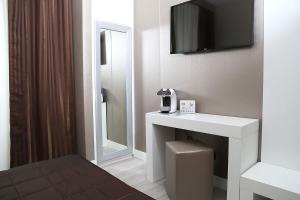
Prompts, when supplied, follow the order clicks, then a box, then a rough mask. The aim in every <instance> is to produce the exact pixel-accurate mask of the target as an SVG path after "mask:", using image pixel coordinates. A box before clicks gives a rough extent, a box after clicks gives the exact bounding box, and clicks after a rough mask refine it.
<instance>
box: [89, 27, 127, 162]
mask: <svg viewBox="0 0 300 200" xmlns="http://www.w3.org/2000/svg"><path fill="white" fill-rule="evenodd" d="M131 46H132V42H131V29H130V28H129V27H124V26H119V25H114V24H107V23H101V22H99V23H97V25H96V37H95V48H96V50H95V58H96V65H95V70H94V72H95V81H94V83H95V84H94V88H95V112H96V114H95V125H96V127H95V128H96V129H95V144H96V154H97V156H96V157H97V162H101V161H105V160H109V159H112V158H115V157H119V156H123V155H126V154H130V153H132V88H131V87H132V80H131V79H132V64H131V63H132V62H131V60H132V53H131V49H132V48H131Z"/></svg>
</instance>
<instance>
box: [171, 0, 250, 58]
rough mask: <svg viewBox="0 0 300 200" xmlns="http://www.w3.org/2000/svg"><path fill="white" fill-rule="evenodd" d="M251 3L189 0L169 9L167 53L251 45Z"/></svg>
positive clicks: (245, 1)
mask: <svg viewBox="0 0 300 200" xmlns="http://www.w3.org/2000/svg"><path fill="white" fill-rule="evenodd" d="M253 17H254V0H192V1H187V2H184V3H182V4H179V5H175V6H172V7H171V50H170V53H171V54H189V53H201V52H212V51H219V50H225V49H232V48H241V47H249V46H252V45H253V43H254V42H253V40H254V39H253Z"/></svg>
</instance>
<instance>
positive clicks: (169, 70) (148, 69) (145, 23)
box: [135, 0, 263, 151]
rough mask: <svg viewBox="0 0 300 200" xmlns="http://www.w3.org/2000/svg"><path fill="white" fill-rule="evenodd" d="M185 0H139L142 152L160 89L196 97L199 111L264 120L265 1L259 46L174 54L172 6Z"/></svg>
mask: <svg viewBox="0 0 300 200" xmlns="http://www.w3.org/2000/svg"><path fill="white" fill-rule="evenodd" d="M181 2H184V1H183V0H160V1H159V0H155V1H150V0H136V1H135V94H136V96H135V102H136V107H135V109H136V111H135V114H136V125H135V128H136V130H135V132H136V138H135V139H136V148H137V149H139V150H143V151H144V150H145V127H144V123H145V120H144V114H145V113H146V112H148V111H153V110H158V108H159V98H157V97H156V94H155V92H156V91H157V89H158V88H160V87H171V88H175V89H176V90H177V91H178V92H179V97H180V98H182V99H196V101H197V112H202V113H212V114H219V115H231V116H241V117H253V118H261V113H262V93H263V0H255V21H254V29H255V30H254V34H255V45H254V47H252V48H248V49H239V50H230V51H222V52H216V53H208V54H195V55H170V53H169V52H170V23H169V21H170V6H172V5H175V4H178V3H181ZM158 26H159V30H158ZM158 32H159V36H158V35H157V34H158Z"/></svg>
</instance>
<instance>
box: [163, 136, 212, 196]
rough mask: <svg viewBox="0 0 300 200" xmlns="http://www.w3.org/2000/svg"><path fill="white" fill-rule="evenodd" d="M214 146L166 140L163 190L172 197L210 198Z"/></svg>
mask: <svg viewBox="0 0 300 200" xmlns="http://www.w3.org/2000/svg"><path fill="white" fill-rule="evenodd" d="M213 159H214V153H213V149H211V148H208V147H206V146H205V145H203V144H201V143H197V142H190V141H172V142H167V143H166V190H167V194H168V196H169V198H170V199H171V200H212V197H213Z"/></svg>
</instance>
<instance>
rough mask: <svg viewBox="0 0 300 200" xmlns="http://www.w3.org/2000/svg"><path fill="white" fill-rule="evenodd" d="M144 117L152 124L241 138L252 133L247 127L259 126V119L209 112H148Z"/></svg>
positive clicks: (255, 127) (254, 127)
mask: <svg viewBox="0 0 300 200" xmlns="http://www.w3.org/2000/svg"><path fill="white" fill-rule="evenodd" d="M146 118H147V119H149V120H151V121H152V123H153V124H157V125H163V126H168V127H174V128H179V129H185V130H190V131H196V132H203V133H208V134H213V135H218V136H224V137H232V138H242V137H243V136H244V134H247V132H249V133H253V131H247V129H251V130H253V129H257V130H258V128H259V120H257V119H249V118H239V117H229V116H221V115H210V114H201V113H195V114H181V113H179V112H176V113H173V114H163V113H160V112H150V113H147V114H146Z"/></svg>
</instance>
